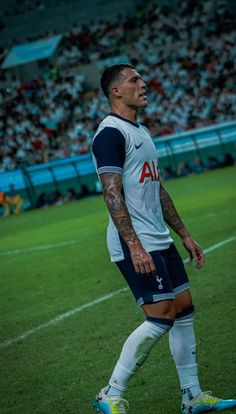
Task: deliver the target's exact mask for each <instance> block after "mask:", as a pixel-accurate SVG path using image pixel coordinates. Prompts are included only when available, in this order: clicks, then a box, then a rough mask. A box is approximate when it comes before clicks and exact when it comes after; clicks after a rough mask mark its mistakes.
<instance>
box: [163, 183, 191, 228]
mask: <svg viewBox="0 0 236 414" xmlns="http://www.w3.org/2000/svg"><path fill="white" fill-rule="evenodd" d="M160 202H161V207H162V212H163V216H164V220H165V221H166V223H167V224H169V226H170V227H171V228H172V229H173V230H174V231H175V232H176V233H177V234H180V233H181V230H183V229H184V228H185V226H184V224H183V222H182V220H181V218H180V217H179V215H178V213H177V211H176V208H175V206H174V203H173V201H172V199H171V197H170V196H169V194H168V193H167V192H166V190H165V189H164V188H163V187H162V185H161V186H160Z"/></svg>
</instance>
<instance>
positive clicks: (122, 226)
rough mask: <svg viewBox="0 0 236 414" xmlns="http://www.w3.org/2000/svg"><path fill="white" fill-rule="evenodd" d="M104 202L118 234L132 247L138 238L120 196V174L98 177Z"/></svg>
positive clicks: (122, 198)
mask: <svg viewBox="0 0 236 414" xmlns="http://www.w3.org/2000/svg"><path fill="white" fill-rule="evenodd" d="M100 179H101V183H102V187H103V193H104V200H105V203H106V205H107V208H108V210H109V213H110V215H111V217H112V220H113V221H114V223H115V225H116V227H117V229H118V232H119V233H120V235H121V237H122V238H123V239H124V240H125V242H126V243H127V244H128V245H129V246H132V245H133V243H135V242H136V241H138V236H137V234H136V233H135V230H134V228H133V226H132V222H131V218H130V215H129V212H128V209H127V207H126V204H125V200H124V197H123V196H122V176H121V174H115V173H107V174H101V175H100Z"/></svg>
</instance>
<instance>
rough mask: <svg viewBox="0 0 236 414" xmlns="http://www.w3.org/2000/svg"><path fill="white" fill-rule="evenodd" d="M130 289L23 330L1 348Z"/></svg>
mask: <svg viewBox="0 0 236 414" xmlns="http://www.w3.org/2000/svg"><path fill="white" fill-rule="evenodd" d="M127 290H128V288H127V287H125V288H122V289H119V290H115V292H111V293H109V294H107V295H105V296H101V297H100V298H98V299H95V300H92V301H91V302H88V303H85V304H84V305H81V306H79V307H78V308H75V309H72V310H70V311H68V312H65V313H62V314H61V315H58V316H56V317H55V318H53V319H51V320H50V321H48V322H45V323H42V325H39V326H36V327H35V328H32V329H30V330H29V331H25V332H23V333H22V334H21V335H19V336H16V337H15V338H12V339H8V340H6V341H4V342H2V343H0V349H3V348H7V347H8V346H10V345H12V344H14V343H15V342H18V341H23V340H24V339H25V338H27V337H28V336H31V335H33V334H34V333H35V332H37V331H41V329H44V328H48V327H49V326H52V325H56V324H57V323H58V322H60V321H63V320H64V319H66V318H69V317H70V316H73V315H74V314H75V313H78V312H81V311H82V310H84V309H87V308H91V307H92V306H95V305H97V304H98V303H101V302H104V301H105V300H108V299H110V298H113V297H114V296H116V295H119V293H121V292H126V291H127Z"/></svg>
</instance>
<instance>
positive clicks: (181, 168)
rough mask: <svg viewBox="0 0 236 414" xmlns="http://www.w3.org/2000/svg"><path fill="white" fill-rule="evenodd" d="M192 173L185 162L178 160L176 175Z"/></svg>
mask: <svg viewBox="0 0 236 414" xmlns="http://www.w3.org/2000/svg"><path fill="white" fill-rule="evenodd" d="M191 173H192V170H191V168H190V167H189V165H188V163H187V162H180V163H179V165H178V169H177V176H178V177H187V176H188V175H189V174H191Z"/></svg>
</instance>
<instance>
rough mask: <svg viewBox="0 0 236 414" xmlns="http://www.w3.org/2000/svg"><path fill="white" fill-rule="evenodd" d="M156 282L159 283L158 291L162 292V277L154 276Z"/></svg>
mask: <svg viewBox="0 0 236 414" xmlns="http://www.w3.org/2000/svg"><path fill="white" fill-rule="evenodd" d="M156 281H157V283H159V285H158V289H160V290H162V289H163V284H162V283H161V282H162V277H159V276H156Z"/></svg>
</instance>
